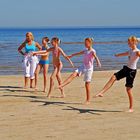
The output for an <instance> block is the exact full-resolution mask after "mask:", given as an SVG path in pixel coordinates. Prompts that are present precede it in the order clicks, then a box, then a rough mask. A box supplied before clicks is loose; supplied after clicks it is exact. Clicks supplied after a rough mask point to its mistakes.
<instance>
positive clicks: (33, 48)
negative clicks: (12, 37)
mask: <svg viewBox="0 0 140 140" xmlns="http://www.w3.org/2000/svg"><path fill="white" fill-rule="evenodd" d="M32 51H36V46H35V42H34V41H33V42H32V44H31V45H28V43H26V45H25V52H26V53H29V52H32Z"/></svg>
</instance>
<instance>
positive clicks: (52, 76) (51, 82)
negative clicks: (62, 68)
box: [47, 68, 57, 98]
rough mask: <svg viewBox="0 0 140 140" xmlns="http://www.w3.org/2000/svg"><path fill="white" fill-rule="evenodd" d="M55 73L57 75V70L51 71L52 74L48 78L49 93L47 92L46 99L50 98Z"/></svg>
mask: <svg viewBox="0 0 140 140" xmlns="http://www.w3.org/2000/svg"><path fill="white" fill-rule="evenodd" d="M56 73H57V68H55V69H54V71H53V73H52V75H51V77H50V88H49V92H48V95H47V97H48V98H50V94H51V92H52V89H53V87H54V78H55V76H56Z"/></svg>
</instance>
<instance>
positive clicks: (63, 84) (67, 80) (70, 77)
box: [58, 72, 78, 88]
mask: <svg viewBox="0 0 140 140" xmlns="http://www.w3.org/2000/svg"><path fill="white" fill-rule="evenodd" d="M77 75H78V74H77V72H74V73H72V74H71V75H70V76H69V77H68V78H67V79H66V80H65V81H64V82H63V83H62V84H61V85H60V86H59V87H58V88H63V87H65V86H66V85H68V84H69V83H71V82H72V80H73V79H74V78H75V77H77Z"/></svg>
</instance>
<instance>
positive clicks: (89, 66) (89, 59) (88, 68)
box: [59, 38, 101, 104]
mask: <svg viewBox="0 0 140 140" xmlns="http://www.w3.org/2000/svg"><path fill="white" fill-rule="evenodd" d="M92 45H93V39H92V38H86V39H85V47H86V49H85V50H83V51H81V52H78V53H75V54H72V55H70V56H69V58H71V57H73V56H77V55H83V65H82V66H80V67H79V68H78V69H77V70H75V71H74V72H73V73H72V74H71V75H70V76H69V77H68V79H66V80H65V81H64V82H63V83H62V84H61V85H60V86H59V88H60V89H61V88H63V87H64V86H66V85H67V84H69V83H71V82H72V80H73V79H74V78H75V77H78V76H81V75H82V74H84V81H85V88H86V103H85V104H89V103H90V82H91V79H92V74H93V65H94V59H95V60H96V62H97V65H98V66H99V67H101V63H100V60H99V59H98V57H97V55H96V51H95V50H94V49H93V48H92Z"/></svg>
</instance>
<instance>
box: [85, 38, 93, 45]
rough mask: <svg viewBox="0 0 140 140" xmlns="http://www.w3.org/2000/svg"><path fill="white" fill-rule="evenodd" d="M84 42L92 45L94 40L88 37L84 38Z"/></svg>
mask: <svg viewBox="0 0 140 140" xmlns="http://www.w3.org/2000/svg"><path fill="white" fill-rule="evenodd" d="M85 41H89V42H90V43H91V44H92V45H93V43H94V39H93V38H90V37H88V38H86V39H85Z"/></svg>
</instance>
